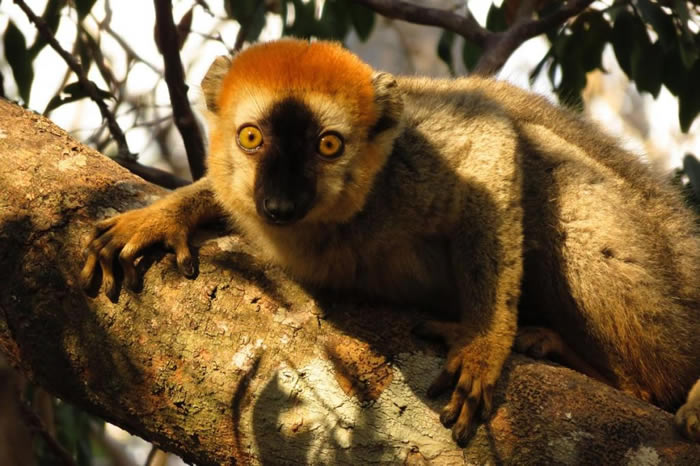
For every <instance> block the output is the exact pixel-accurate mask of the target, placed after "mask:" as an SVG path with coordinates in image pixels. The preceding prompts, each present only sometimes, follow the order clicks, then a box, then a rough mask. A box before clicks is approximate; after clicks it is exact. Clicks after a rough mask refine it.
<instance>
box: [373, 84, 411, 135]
mask: <svg viewBox="0 0 700 466" xmlns="http://www.w3.org/2000/svg"><path fill="white" fill-rule="evenodd" d="M372 86H373V87H374V103H375V106H376V108H377V120H376V121H375V123H374V125H373V126H372V128H370V131H369V136H370V138H374V137H375V136H377V135H378V134H380V133H383V132H385V131H387V130H390V129H393V128H398V126H399V124H400V123H401V117H402V115H403V95H402V93H401V90H400V89H399V86H398V84H397V83H396V79H394V76H392V75H391V74H390V73H384V72H375V73H374V75H373V76H372Z"/></svg>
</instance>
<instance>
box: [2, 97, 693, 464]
mask: <svg viewBox="0 0 700 466" xmlns="http://www.w3.org/2000/svg"><path fill="white" fill-rule="evenodd" d="M0 153H2V154H5V156H4V157H1V158H0V239H1V240H2V248H0V269H1V270H3V276H4V280H2V281H0V350H2V351H3V352H4V353H6V354H7V355H8V357H9V359H10V360H11V361H12V362H13V364H15V365H16V366H18V367H19V368H21V369H22V370H23V371H24V372H25V373H26V374H27V375H28V376H29V377H31V378H32V379H33V380H34V381H36V382H37V383H39V384H41V385H42V386H44V387H45V388H47V389H48V390H50V391H51V392H53V393H55V394H56V395H58V396H60V397H62V398H65V399H67V400H69V401H71V402H73V403H75V404H77V405H79V406H82V407H84V408H85V409H87V410H89V411H91V412H93V413H95V414H97V415H100V416H103V417H105V418H106V419H107V420H109V421H110V422H113V423H115V424H117V425H120V426H122V427H124V428H126V429H128V430H129V431H131V432H134V433H136V434H138V435H141V436H143V437H144V438H146V439H148V440H151V441H153V442H155V443H156V444H157V445H158V446H160V447H162V448H163V449H165V450H169V451H174V452H176V453H179V454H180V455H182V456H183V457H184V458H185V459H186V460H188V461H192V462H196V463H197V464H231V463H234V462H238V463H243V464H248V463H251V464H260V463H264V464H305V463H311V464H369V463H373V462H388V463H401V462H405V463H406V464H425V462H427V461H429V462H430V463H431V464H468V463H477V464H483V463H486V462H489V463H491V464H500V463H505V464H511V463H512V464H552V463H557V464H694V463H695V464H696V462H697V458H698V457H700V446H698V445H696V444H691V443H688V442H686V441H684V440H682V439H681V438H680V436H679V435H678V434H676V432H675V431H674V429H673V424H672V416H671V415H670V414H669V413H666V412H664V411H661V410H659V409H657V408H655V407H653V406H651V405H648V404H646V403H644V402H641V401H639V400H636V399H633V398H630V397H628V396H626V395H624V394H622V393H620V392H618V391H616V390H613V389H612V388H609V387H606V386H603V385H601V384H599V383H597V382H595V381H593V380H591V379H588V378H586V377H584V376H582V375H579V374H576V373H574V372H572V371H570V370H568V369H565V368H561V367H558V366H554V365H550V364H545V363H538V362H534V361H531V360H529V359H526V358H523V357H517V356H515V357H513V358H512V359H511V360H510V362H509V363H508V365H507V367H506V370H505V373H504V375H503V377H502V379H501V381H500V383H499V386H498V388H497V392H496V397H495V400H494V401H495V410H494V413H493V415H492V417H491V418H490V419H489V421H488V422H487V423H485V424H483V425H480V426H479V428H478V429H477V431H476V434H475V437H474V439H473V441H472V442H471V443H470V444H469V446H468V447H467V448H465V449H460V448H458V447H457V446H456V445H455V444H454V443H453V442H452V440H451V438H450V432H449V431H448V430H447V429H445V428H443V427H442V426H441V425H440V423H439V421H438V411H439V409H440V407H441V406H442V404H443V403H444V402H445V400H444V399H443V400H437V401H433V400H428V399H426V398H425V392H426V388H427V386H428V384H429V383H430V382H431V379H432V378H433V376H435V375H437V373H438V372H439V371H440V368H441V364H442V361H443V359H442V350H441V349H440V348H436V347H434V346H432V345H431V344H428V343H426V342H423V341H420V340H417V339H414V338H412V337H411V336H410V329H411V328H412V327H413V326H414V325H415V323H416V322H417V321H418V319H422V318H425V315H420V314H417V313H416V312H412V311H409V310H406V309H404V310H394V309H386V308H381V309H380V308H370V307H368V306H367V305H366V304H362V303H354V304H352V303H349V302H348V301H347V300H341V299H339V298H337V299H335V300H334V299H331V298H330V297H328V296H323V295H319V294H314V293H310V292H309V291H306V290H304V289H302V288H300V287H299V286H298V285H296V284H294V283H292V282H291V281H289V280H288V279H286V278H285V277H284V276H283V274H282V273H281V272H279V271H278V270H276V269H274V268H271V267H267V266H265V265H264V264H261V263H259V262H258V261H257V259H255V251H251V249H250V247H248V246H247V245H246V244H245V243H244V242H243V241H241V239H240V238H238V237H237V236H235V235H234V236H230V237H227V238H224V239H213V240H203V239H200V240H198V241H195V244H196V247H197V249H198V256H199V258H200V267H199V269H200V273H199V276H198V277H197V278H196V279H194V280H186V279H184V278H182V277H181V276H179V275H178V273H177V268H176V266H175V264H174V260H173V259H172V256H171V255H163V254H162V253H157V252H151V253H150V254H149V255H148V256H147V257H145V258H144V260H142V261H141V263H140V264H139V268H140V269H141V271H142V272H145V278H144V286H145V289H144V290H143V291H142V292H141V293H129V292H126V291H122V293H121V295H120V297H119V301H118V302H117V303H112V302H110V301H109V300H108V299H107V298H105V297H104V296H103V295H96V296H95V297H89V296H86V295H85V293H83V291H81V290H80V289H79V288H78V280H77V277H78V273H79V271H80V268H81V265H82V253H83V248H84V246H85V239H86V238H85V236H86V234H87V232H88V231H89V230H90V228H91V226H92V224H93V222H94V220H95V219H97V218H102V217H105V216H108V215H113V214H114V213H116V212H117V211H122V210H126V209H129V208H134V207H137V206H140V205H144V204H146V203H148V202H151V201H152V200H153V199H154V198H155V197H157V196H160V195H162V194H163V193H164V191H163V190H162V189H160V188H157V187H154V186H153V185H150V184H148V183H145V182H143V181H142V180H140V179H138V178H137V177H135V176H133V175H131V174H129V173H128V172H127V171H126V170H124V169H121V168H119V167H118V166H117V165H116V164H114V163H112V162H111V161H109V159H107V158H106V157H103V156H101V155H99V154H97V153H96V152H95V151H93V150H91V149H89V148H87V147H85V146H82V145H80V144H79V143H77V142H76V141H74V140H73V139H71V138H70V137H69V136H67V135H66V134H65V133H64V132H63V131H62V130H60V129H59V128H57V127H56V126H54V125H53V124H52V123H50V122H49V121H48V120H46V119H44V118H43V117H41V116H39V115H35V114H33V113H30V112H27V111H25V110H22V109H21V108H19V107H17V106H15V105H12V104H10V103H8V102H5V101H0Z"/></svg>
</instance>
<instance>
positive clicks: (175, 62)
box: [154, 0, 205, 180]
mask: <svg viewBox="0 0 700 466" xmlns="http://www.w3.org/2000/svg"><path fill="white" fill-rule="evenodd" d="M154 4H155V8H156V44H157V45H158V50H160V53H161V55H163V63H164V64H165V82H166V84H167V85H168V93H169V94H170V101H171V102H172V104H173V115H174V117H175V126H177V129H178V131H180V134H181V135H182V141H183V142H184V144H185V151H186V152H187V161H188V162H189V165H190V172H191V173H192V178H193V179H194V180H198V179H199V178H201V177H203V176H204V172H205V167H204V158H205V150H204V140H203V139H202V134H201V133H200V131H199V127H198V126H197V120H196V118H195V116H194V114H193V113H192V108H191V107H190V102H189V100H188V99H187V85H186V84H185V72H184V70H183V67H182V61H181V60H180V50H179V49H178V43H179V41H178V33H177V28H176V27H175V22H174V21H173V6H172V2H171V0H154Z"/></svg>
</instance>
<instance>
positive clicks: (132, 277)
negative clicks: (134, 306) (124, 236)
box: [119, 240, 143, 290]
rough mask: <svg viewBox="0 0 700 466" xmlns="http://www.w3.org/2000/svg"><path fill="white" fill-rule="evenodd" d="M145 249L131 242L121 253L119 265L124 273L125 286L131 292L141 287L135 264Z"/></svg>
mask: <svg viewBox="0 0 700 466" xmlns="http://www.w3.org/2000/svg"><path fill="white" fill-rule="evenodd" d="M142 249H143V245H140V244H139V243H137V242H135V241H133V240H131V241H129V242H128V243H127V244H126V246H124V248H123V249H122V250H121V252H120V253H119V264H120V265H121V267H122V270H123V271H124V284H125V285H126V286H127V287H128V288H129V289H131V290H135V289H137V288H138V286H139V275H138V272H137V271H136V265H135V264H134V262H135V261H136V258H137V257H138V255H139V252H141V250H142Z"/></svg>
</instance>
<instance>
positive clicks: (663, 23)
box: [637, 0, 676, 51]
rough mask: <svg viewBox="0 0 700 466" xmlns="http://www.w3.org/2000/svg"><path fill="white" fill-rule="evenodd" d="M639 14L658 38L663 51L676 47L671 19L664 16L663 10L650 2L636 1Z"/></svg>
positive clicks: (669, 16) (674, 29) (648, 0)
mask: <svg viewBox="0 0 700 466" xmlns="http://www.w3.org/2000/svg"><path fill="white" fill-rule="evenodd" d="M637 6H638V7H639V12H640V13H641V15H642V19H644V21H646V22H647V23H649V24H651V26H652V27H653V28H654V31H656V34H657V35H658V36H659V41H661V45H662V46H663V48H664V50H665V51H668V50H669V49H671V48H672V47H675V46H676V27H675V26H674V25H673V17H672V16H671V15H669V14H666V12H664V10H663V9H662V8H661V7H660V6H659V5H658V4H656V3H652V2H651V1H650V0H637Z"/></svg>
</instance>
